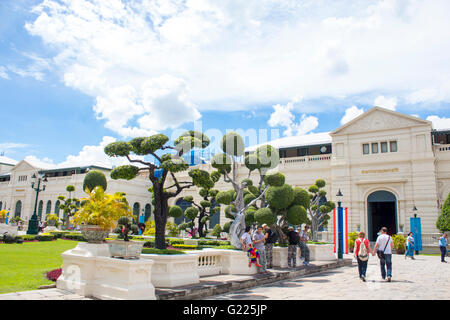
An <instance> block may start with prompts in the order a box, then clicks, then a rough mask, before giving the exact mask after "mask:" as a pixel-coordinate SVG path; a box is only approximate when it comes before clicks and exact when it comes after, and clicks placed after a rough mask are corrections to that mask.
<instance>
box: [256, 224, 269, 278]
mask: <svg viewBox="0 0 450 320" xmlns="http://www.w3.org/2000/svg"><path fill="white" fill-rule="evenodd" d="M265 240H266V238H265V236H264V234H263V233H262V226H259V227H258V229H256V232H255V233H254V234H253V246H254V247H255V249H257V250H258V252H259V264H260V265H261V267H258V273H266V272H267V271H266V252H265V250H264V249H265V248H264V241H265Z"/></svg>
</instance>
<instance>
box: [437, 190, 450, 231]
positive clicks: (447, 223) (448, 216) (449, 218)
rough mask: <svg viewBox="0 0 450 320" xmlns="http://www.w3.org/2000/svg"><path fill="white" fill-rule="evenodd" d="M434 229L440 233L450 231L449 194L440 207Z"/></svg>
mask: <svg viewBox="0 0 450 320" xmlns="http://www.w3.org/2000/svg"><path fill="white" fill-rule="evenodd" d="M436 228H438V229H439V230H440V231H441V232H446V231H450V193H449V194H448V196H447V199H446V200H445V202H444V204H443V205H442V210H441V214H440V215H439V217H438V219H437V221H436Z"/></svg>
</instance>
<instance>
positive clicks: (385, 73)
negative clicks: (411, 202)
mask: <svg viewBox="0 0 450 320" xmlns="http://www.w3.org/2000/svg"><path fill="white" fill-rule="evenodd" d="M449 56H450V1H448V0H333V1H330V0H246V1H240V0H227V1H217V0H215V1H212V0H140V1H134V0H109V1H103V0H2V1H0V98H1V99H0V108H1V111H2V112H1V114H2V124H3V125H2V130H1V133H0V154H3V153H4V156H6V157H9V158H12V159H16V160H18V161H20V160H22V159H26V160H29V161H32V162H33V163H35V164H39V165H41V166H42V167H45V166H76V165H86V164H88V163H91V164H98V165H104V166H112V165H117V164H122V163H123V160H122V159H111V158H108V157H107V156H106V155H105V154H104V152H103V148H104V147H105V146H106V145H107V144H108V143H110V142H113V141H120V140H124V141H128V140H130V139H132V138H134V137H138V136H149V135H153V134H156V133H164V134H166V135H168V136H169V137H170V138H171V139H174V138H176V137H177V135H178V134H179V133H180V132H183V131H184V130H189V129H193V128H196V129H198V128H201V129H202V131H204V132H206V133H211V134H212V135H213V137H214V138H213V145H214V146H217V142H216V141H217V140H218V138H217V139H215V137H219V136H220V135H221V134H224V133H226V132H227V131H230V130H238V129H240V130H243V132H249V130H250V131H251V130H255V131H256V132H260V131H259V130H267V132H268V134H267V135H266V136H264V134H262V135H259V136H258V139H259V141H258V143H259V142H264V140H270V139H275V138H278V137H284V136H299V139H301V135H305V134H311V133H319V132H328V131H332V130H334V129H336V128H338V127H339V126H340V125H342V124H344V123H346V122H348V121H350V120H352V119H353V118H355V117H356V116H358V115H360V114H362V113H363V112H364V111H367V110H369V109H370V108H371V107H373V106H375V105H377V106H380V107H384V108H388V109H391V110H395V111H398V112H402V113H405V114H409V115H414V116H417V117H420V118H422V119H427V120H430V121H432V122H433V127H434V128H436V129H443V128H450V59H449V58H448V57H449ZM246 143H247V145H249V144H251V141H246ZM214 150H216V149H214Z"/></svg>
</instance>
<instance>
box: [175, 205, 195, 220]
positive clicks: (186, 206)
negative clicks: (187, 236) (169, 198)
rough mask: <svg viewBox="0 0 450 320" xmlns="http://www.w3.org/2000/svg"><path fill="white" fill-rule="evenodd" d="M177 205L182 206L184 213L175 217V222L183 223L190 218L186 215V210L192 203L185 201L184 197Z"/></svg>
mask: <svg viewBox="0 0 450 320" xmlns="http://www.w3.org/2000/svg"><path fill="white" fill-rule="evenodd" d="M176 205H177V206H179V207H181V210H183V215H182V216H181V217H179V218H175V223H176V224H177V225H178V224H182V223H183V222H185V221H187V220H189V219H188V218H186V217H185V216H184V211H185V210H186V209H187V208H189V207H190V206H191V203H190V202H187V201H184V200H183V199H178V200H177V203H176Z"/></svg>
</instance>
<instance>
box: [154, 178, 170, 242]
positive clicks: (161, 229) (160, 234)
mask: <svg viewBox="0 0 450 320" xmlns="http://www.w3.org/2000/svg"><path fill="white" fill-rule="evenodd" d="M159 189H160V188H159V185H154V192H153V196H154V197H155V203H156V206H155V248H156V249H166V223H167V217H168V213H169V204H168V198H167V197H166V196H165V195H164V193H163V192H162V190H159Z"/></svg>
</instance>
